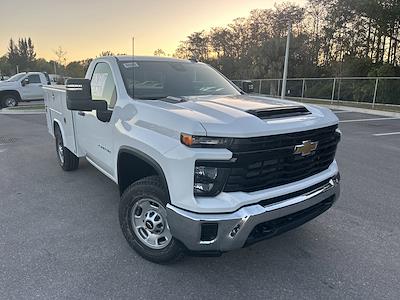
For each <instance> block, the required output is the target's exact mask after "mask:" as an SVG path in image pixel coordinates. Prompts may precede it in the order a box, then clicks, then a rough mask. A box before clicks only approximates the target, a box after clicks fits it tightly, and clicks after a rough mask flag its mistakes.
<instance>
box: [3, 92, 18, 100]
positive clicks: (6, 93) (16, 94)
mask: <svg viewBox="0 0 400 300" xmlns="http://www.w3.org/2000/svg"><path fill="white" fill-rule="evenodd" d="M6 95H13V96H16V97H17V100H18V101H21V95H20V93H19V92H18V91H17V90H3V91H0V99H1V100H3V97H4V96H6Z"/></svg>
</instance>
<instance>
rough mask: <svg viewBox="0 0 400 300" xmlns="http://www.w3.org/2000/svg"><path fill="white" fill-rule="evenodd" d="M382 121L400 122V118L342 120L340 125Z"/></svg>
mask: <svg viewBox="0 0 400 300" xmlns="http://www.w3.org/2000/svg"><path fill="white" fill-rule="evenodd" d="M382 120H400V118H394V117H393V118H373V119H355V120H342V121H339V123H351V122H367V121H382Z"/></svg>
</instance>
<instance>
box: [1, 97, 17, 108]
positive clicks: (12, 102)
mask: <svg viewBox="0 0 400 300" xmlns="http://www.w3.org/2000/svg"><path fill="white" fill-rule="evenodd" d="M2 104H3V105H2V106H3V107H15V106H18V97H16V96H14V95H5V96H4V97H3V99H2Z"/></svg>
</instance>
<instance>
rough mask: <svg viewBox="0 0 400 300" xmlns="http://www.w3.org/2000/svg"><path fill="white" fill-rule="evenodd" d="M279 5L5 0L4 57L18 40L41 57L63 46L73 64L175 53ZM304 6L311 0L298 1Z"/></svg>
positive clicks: (228, 0)
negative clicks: (108, 54) (104, 55)
mask: <svg viewBox="0 0 400 300" xmlns="http://www.w3.org/2000/svg"><path fill="white" fill-rule="evenodd" d="M282 2H285V1H279V0H273V1H268V0H202V1H200V0H199V1H191V0H186V1H179V0H169V1H149V0H148V1H144V0H142V1H134V0H114V1H110V0H107V1H106V0H79V1H78V0H66V1H55V0H52V1H51V0H36V1H25V0H19V1H11V0H7V1H4V0H2V1H1V2H0V8H1V25H0V56H2V55H4V54H5V53H6V52H7V45H8V41H9V39H10V38H11V37H12V38H14V39H18V38H19V37H31V38H32V40H33V42H34V44H35V47H36V52H37V55H38V57H44V58H46V59H55V58H56V56H55V54H54V50H55V49H57V48H58V46H61V47H62V48H63V49H64V50H65V51H66V52H67V55H66V57H67V61H72V60H78V59H83V58H88V57H94V56H96V55H98V54H99V53H100V52H102V51H106V50H109V51H112V52H115V53H131V36H133V35H134V36H135V44H136V47H135V52H136V53H135V54H138V55H139V54H141V55H152V54H153V52H154V50H156V49H157V48H161V49H163V50H164V51H165V52H167V53H171V54H172V53H173V52H174V51H175V49H176V46H177V45H178V43H179V41H181V40H184V39H185V37H186V36H187V35H189V34H190V33H192V32H194V31H199V30H203V29H209V28H211V27H214V26H223V25H226V24H228V23H229V22H231V21H232V20H233V19H234V18H237V17H246V16H248V14H249V12H250V10H252V9H256V8H272V7H273V6H274V3H282ZM291 2H292V3H297V4H303V3H305V2H306V0H292V1H291Z"/></svg>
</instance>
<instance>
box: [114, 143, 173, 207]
mask: <svg viewBox="0 0 400 300" xmlns="http://www.w3.org/2000/svg"><path fill="white" fill-rule="evenodd" d="M135 163H136V164H138V165H137V166H138V167H140V168H139V169H140V170H137V171H136V170H135V171H134V172H132V171H130V167H131V166H132V165H133V164H135ZM151 175H158V176H159V177H160V180H161V183H162V185H163V186H164V188H165V190H166V192H167V195H168V202H171V201H170V193H169V188H168V183H167V179H166V177H165V173H164V171H163V169H162V167H161V166H160V164H159V163H158V162H157V161H156V160H155V159H153V158H152V157H150V156H149V155H148V154H146V153H144V152H142V151H140V150H137V149H134V148H131V147H127V146H123V147H121V148H120V150H119V151H118V158H117V180H118V186H119V191H120V194H121V195H122V193H123V192H124V190H125V189H126V188H127V187H128V186H129V185H130V184H132V183H133V182H135V181H137V180H139V179H142V178H144V177H147V176H151Z"/></svg>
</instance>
